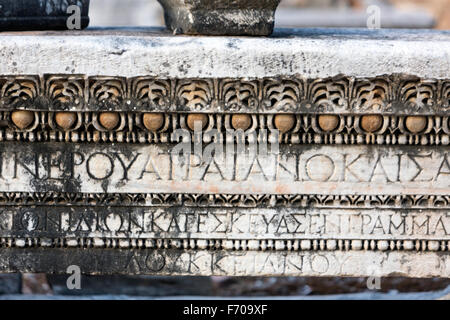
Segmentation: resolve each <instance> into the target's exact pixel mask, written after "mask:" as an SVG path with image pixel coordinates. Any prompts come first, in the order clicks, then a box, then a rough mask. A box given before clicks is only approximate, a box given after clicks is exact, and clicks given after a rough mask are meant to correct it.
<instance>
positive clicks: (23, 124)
mask: <svg viewBox="0 0 450 320" xmlns="http://www.w3.org/2000/svg"><path fill="white" fill-rule="evenodd" d="M196 121H198V122H199V123H200V127H199V128H200V129H201V130H202V131H203V132H204V134H205V136H206V135H211V136H214V134H216V133H219V134H221V133H227V132H233V131H234V130H238V129H241V130H243V131H244V132H245V133H246V134H251V133H259V132H260V131H261V130H262V129H265V130H267V132H274V131H276V130H279V131H280V132H281V133H283V134H286V133H287V134H302V133H318V134H362V135H364V134H375V135H383V134H392V135H398V134H421V135H426V134H447V135H448V134H450V117H449V116H396V115H390V116H388V115H384V116H383V115H379V114H376V115H375V114H374V115H357V114H356V115H338V114H333V115H330V114H323V115H321V114H319V115H311V114H278V115H271V114H259V115H258V114H245V115H242V114H232V115H230V114H184V113H136V112H128V113H127V112H52V111H25V110H20V111H13V112H9V111H3V112H0V127H4V128H5V127H6V128H9V129H11V130H13V131H17V132H33V131H59V132H95V131H99V132H153V133H155V134H163V133H166V134H167V133H169V134H170V133H172V132H174V131H175V130H177V129H183V130H186V131H188V132H192V131H193V130H194V129H196V128H195V122H196ZM242 123H246V125H245V126H242V125H241V124H242ZM155 124H156V125H155Z"/></svg>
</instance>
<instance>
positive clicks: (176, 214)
mask: <svg viewBox="0 0 450 320" xmlns="http://www.w3.org/2000/svg"><path fill="white" fill-rule="evenodd" d="M105 32H106V35H105ZM108 32H110V31H104V30H103V31H102V30H100V31H98V30H97V31H96V30H93V31H87V32H86V33H83V32H82V33H77V34H75V35H73V34H72V35H71V36H67V38H65V37H63V36H59V35H58V36H55V35H51V34H45V35H43V34H41V33H39V34H40V35H41V36H37V37H36V38H34V37H28V36H24V35H18V34H15V35H8V36H0V44H4V45H5V47H4V48H5V49H4V50H5V52H6V53H5V55H4V56H3V58H2V56H1V55H0V62H1V63H0V71H2V70H3V71H4V73H0V123H1V126H0V271H4V272H14V271H22V272H27V271H28V272H49V273H53V272H55V273H64V272H65V271H66V269H67V267H68V266H69V265H72V264H76V265H78V266H80V267H81V268H82V272H84V273H87V274H99V273H102V274H114V273H118V274H126V273H130V274H153V275H158V274H161V275H187V274H188V275H297V276H307V275H311V276H313V275H314V276H336V275H339V276H370V275H379V276H390V275H402V276H413V277H448V276H449V270H450V269H449V262H448V261H449V254H448V252H449V248H450V246H449V244H450V238H449V237H450V236H449V234H450V220H449V215H448V208H449V207H450V198H449V197H450V184H449V183H450V179H449V177H450V160H449V155H450V149H449V148H450V119H449V116H450V107H449V106H450V74H449V70H450V68H448V66H449V60H448V56H449V53H450V47H449V46H448V34H447V33H445V32H443V33H434V32H430V33H426V32H424V33H420V34H417V33H415V32H414V33H410V34H408V33H403V32H401V33H391V32H390V31H389V32H381V31H380V32H376V33H374V34H371V37H368V34H365V33H364V32H362V33H361V32H360V31H353V32H350V31H345V32H344V33H337V32H336V31H333V32H334V33H333V32H331V31H323V30H322V31H320V30H315V31H303V32H306V33H303V35H304V36H305V37H304V38H302V37H300V34H298V33H297V34H293V35H289V34H287V33H284V34H283V32H285V31H281V33H278V34H277V33H276V34H275V37H276V38H266V39H259V38H258V39H255V38H236V37H235V38H218V37H195V38H190V37H185V36H181V37H179V38H178V37H173V36H170V35H168V34H160V33H149V34H146V35H143V34H139V32H138V33H133V34H132V35H130V34H127V32H126V31H120V30H119V31H115V32H116V33H115V34H114V35H111V34H110V33H108ZM330 32H331V33H330ZM83 34H88V35H90V36H88V37H83ZM338 34H340V36H339V37H337V38H333V37H334V36H337V35H338ZM399 34H400V35H405V38H403V39H399ZM92 35H96V36H93V37H92ZM332 35H333V37H331V36H332ZM427 35H428V36H429V37H427ZM351 36H352V37H355V39H351ZM372 36H373V37H372ZM330 37H331V38H332V39H331V40H330ZM7 38H8V41H6V39H7ZM68 38H70V39H71V40H73V41H75V42H77V45H78V47H74V46H73V45H72V44H71V43H70V42H69V41H68V40H67V39H68ZM356 38H357V39H356ZM300 40H301V41H300ZM35 41H39V43H35ZM11 43H12V45H11ZM230 44H232V45H230ZM191 45H192V46H191ZM25 47H30V48H29V49H31V52H35V51H36V50H38V48H39V51H36V52H39V53H40V54H42V55H47V57H48V56H49V54H50V53H52V54H53V56H52V57H53V58H52V59H51V60H49V59H47V60H46V63H44V61H43V60H42V61H41V58H39V57H38V58H37V61H35V60H36V59H34V60H33V63H32V64H30V63H29V64H28V67H27V68H23V66H22V64H19V63H17V61H22V60H23V59H25V60H23V61H24V63H27V60H26V59H27V57H28V56H23V55H22V54H21V52H24V51H17V50H18V49H17V48H21V49H24V48H25ZM368 47H371V50H368V49H367V48H368ZM2 48H3V47H2ZM55 48H58V50H57V52H58V54H57V55H56V56H55V50H56V49H55ZM75 48H78V49H75ZM80 48H81V49H82V50H81V49H80ZM337 48H339V50H334V49H337ZM356 48H358V50H356ZM437 48H439V50H437ZM69 49H74V51H72V52H70V51H67V50H69ZM374 49H376V50H374ZM33 50H35V51H33ZM29 51H30V50H29ZM81 52H83V55H81ZM350 53H351V54H350ZM87 54H90V55H91V57H90V59H85V56H86V55H87ZM206 54H209V56H208V55H206ZM67 55H69V56H70V58H71V59H70V61H69V60H66V58H67V57H66V56H67ZM5 57H6V58H5ZM346 57H347V58H346ZM387 57H388V58H387ZM2 59H3V60H2ZM105 59H107V61H108V64H105V63H104V61H105ZM208 59H212V60H208ZM346 59H347V60H346ZM424 59H426V62H425V60H424ZM91 60H92V61H94V62H95V63H96V64H95V65H92V66H89V65H87V64H88V61H91ZM388 60H389V61H390V62H389V63H390V64H389V63H388V62H387V61H388ZM48 61H51V62H52V63H48ZM72 61H73V62H72ZM332 61H339V62H340V63H338V64H336V63H335V64H332V63H331V62H332ZM350 61H351V63H350ZM14 62H16V64H14ZM144 62H145V63H144ZM127 63H128V64H127ZM171 63H172V64H171ZM25 71H27V72H25ZM336 72H337V73H336ZM66 112H72V113H70V116H69V114H66ZM196 122H197V123H199V125H196ZM236 128H238V129H239V130H238V131H237V132H236V131H234V129H236ZM244 129H245V132H244V131H243V130H244Z"/></svg>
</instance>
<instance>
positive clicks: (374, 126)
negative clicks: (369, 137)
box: [361, 114, 383, 133]
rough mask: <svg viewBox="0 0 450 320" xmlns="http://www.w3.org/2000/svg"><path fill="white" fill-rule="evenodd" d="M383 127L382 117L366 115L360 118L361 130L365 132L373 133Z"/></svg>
mask: <svg viewBox="0 0 450 320" xmlns="http://www.w3.org/2000/svg"><path fill="white" fill-rule="evenodd" d="M382 125H383V117H382V116H380V115H376V114H371V115H366V116H362V117H361V128H362V129H363V130H364V131H366V132H370V133H373V132H375V131H378V130H380V129H381V126H382Z"/></svg>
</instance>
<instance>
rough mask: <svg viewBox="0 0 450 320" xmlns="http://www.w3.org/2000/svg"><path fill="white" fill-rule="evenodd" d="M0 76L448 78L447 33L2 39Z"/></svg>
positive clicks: (104, 34)
mask: <svg viewBox="0 0 450 320" xmlns="http://www.w3.org/2000/svg"><path fill="white" fill-rule="evenodd" d="M0 47H1V48H2V53H3V54H2V55H1V56H0V74H4V75H20V74H22V75H23V74H60V73H72V74H85V75H88V76H93V75H109V76H122V77H135V76H140V75H147V76H158V77H169V78H196V77H200V78H226V77H233V78H240V77H243V78H245V77H248V78H262V77H270V76H294V75H300V76H305V77H308V78H325V77H333V76H337V75H345V76H355V77H374V76H381V75H386V74H393V73H400V74H409V75H414V76H418V77H423V78H436V79H444V78H448V76H449V70H450V58H449V57H450V32H448V31H426V30H423V31H417V30H408V31H406V30H363V29H342V30H340V29H339V30H338V29H301V30H300V29H278V30H276V31H275V32H274V34H273V36H271V37H261V38H249V37H206V36H197V37H190V36H172V35H171V34H170V33H169V32H167V31H162V30H161V29H154V28H129V29H122V28H112V29H88V30H85V31H77V32H61V33H55V32H32V33H2V34H1V35H0Z"/></svg>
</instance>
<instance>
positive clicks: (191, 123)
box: [186, 113, 208, 131]
mask: <svg viewBox="0 0 450 320" xmlns="http://www.w3.org/2000/svg"><path fill="white" fill-rule="evenodd" d="M186 122H187V126H188V128H189V129H191V130H192V131H194V129H195V123H196V122H200V123H201V126H200V127H201V128H202V129H204V128H205V127H206V125H207V124H208V116H207V115H206V114H203V113H191V114H189V115H188V116H187V119H186Z"/></svg>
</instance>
